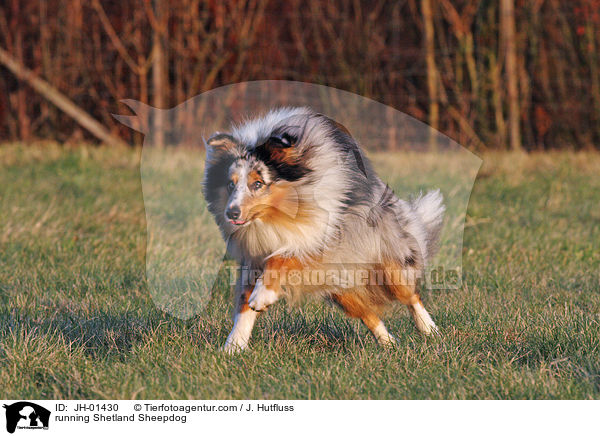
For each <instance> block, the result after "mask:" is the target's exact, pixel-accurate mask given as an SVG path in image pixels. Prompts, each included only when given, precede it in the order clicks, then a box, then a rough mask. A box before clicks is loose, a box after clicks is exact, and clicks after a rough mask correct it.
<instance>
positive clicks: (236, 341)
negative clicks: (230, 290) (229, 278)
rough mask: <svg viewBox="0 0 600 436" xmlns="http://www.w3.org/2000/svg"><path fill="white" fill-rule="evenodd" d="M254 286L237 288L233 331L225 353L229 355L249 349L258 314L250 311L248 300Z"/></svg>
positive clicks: (224, 349) (228, 338)
mask: <svg viewBox="0 0 600 436" xmlns="http://www.w3.org/2000/svg"><path fill="white" fill-rule="evenodd" d="M252 289H253V288H252V286H246V287H241V286H238V287H237V288H236V307H235V312H234V316H233V329H232V330H231V333H229V336H228V337H227V340H226V341H225V345H223V351H225V352H227V353H235V352H238V351H242V350H245V349H246V348H247V347H248V341H249V340H250V336H251V334H252V328H253V327H254V323H255V322H256V318H257V316H258V312H255V311H254V310H252V309H250V307H249V306H248V298H249V297H250V294H251V293H252Z"/></svg>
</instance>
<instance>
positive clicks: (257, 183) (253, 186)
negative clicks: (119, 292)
mask: <svg viewBox="0 0 600 436" xmlns="http://www.w3.org/2000/svg"><path fill="white" fill-rule="evenodd" d="M262 186H263V182H261V181H260V180H257V181H256V182H254V183H253V184H252V188H253V189H254V190H255V191H258V190H259V189H260V188H262Z"/></svg>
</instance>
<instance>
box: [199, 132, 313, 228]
mask: <svg viewBox="0 0 600 436" xmlns="http://www.w3.org/2000/svg"><path fill="white" fill-rule="evenodd" d="M254 127H255V128H254V129H252V130H250V129H248V128H247V126H243V127H242V128H245V130H241V129H238V131H237V133H238V134H237V135H234V134H229V133H216V134H214V135H213V136H211V137H210V139H209V140H208V141H207V142H206V146H207V164H206V170H205V178H204V195H205V198H206V200H207V202H208V205H209V210H210V211H211V213H212V214H213V215H214V216H215V218H216V219H217V222H219V224H220V225H221V226H222V228H223V227H224V228H225V229H227V230H228V233H230V232H234V231H235V230H237V229H238V228H242V227H245V226H249V225H251V224H252V223H253V222H255V221H256V220H261V221H263V222H274V221H277V222H279V223H285V222H286V221H287V222H291V221H292V220H294V219H296V218H297V213H298V210H299V209H298V208H299V198H298V193H297V190H296V187H297V186H298V184H300V183H302V179H303V178H305V177H306V176H307V175H308V174H309V173H310V171H311V170H310V169H309V168H308V166H307V165H306V162H305V156H304V154H305V150H302V149H301V147H299V142H300V140H301V138H300V135H301V131H302V127H301V126H299V125H298V124H294V123H291V122H279V123H277V125H276V126H274V127H273V128H272V129H270V131H269V129H265V128H264V127H265V126H260V127H262V129H260V128H257V126H254ZM257 130H258V131H257Z"/></svg>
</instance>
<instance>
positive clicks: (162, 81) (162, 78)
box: [152, 0, 168, 148]
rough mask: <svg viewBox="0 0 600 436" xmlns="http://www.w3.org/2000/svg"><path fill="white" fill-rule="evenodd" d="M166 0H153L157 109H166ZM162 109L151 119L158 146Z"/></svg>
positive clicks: (162, 141)
mask: <svg viewBox="0 0 600 436" xmlns="http://www.w3.org/2000/svg"><path fill="white" fill-rule="evenodd" d="M167 2H168V0H154V1H153V3H154V15H155V17H156V23H155V25H154V26H153V40H152V44H153V51H154V58H153V61H152V88H153V89H152V91H153V100H152V105H153V106H154V107H155V108H157V109H166V100H167V98H166V91H167V80H166V78H167V71H166V70H167V59H166V39H167V35H166V33H167V20H168V16H167V14H168V5H167ZM163 113H164V112H163V111H156V115H155V116H154V119H153V129H152V132H153V143H154V146H156V147H158V148H163V147H164V146H165V125H164V117H163V116H162V114H163Z"/></svg>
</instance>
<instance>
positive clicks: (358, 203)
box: [203, 108, 445, 352]
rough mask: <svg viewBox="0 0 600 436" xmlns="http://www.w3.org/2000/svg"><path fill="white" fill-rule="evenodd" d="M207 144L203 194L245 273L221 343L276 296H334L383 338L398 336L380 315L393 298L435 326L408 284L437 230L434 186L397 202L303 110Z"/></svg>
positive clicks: (323, 121)
mask: <svg viewBox="0 0 600 436" xmlns="http://www.w3.org/2000/svg"><path fill="white" fill-rule="evenodd" d="M206 147H207V157H206V167H205V168H206V169H205V174H204V187H203V188H204V196H205V198H206V201H207V203H208V208H209V210H210V212H211V213H212V214H213V215H214V218H215V220H216V222H217V224H218V225H219V227H220V229H221V232H222V235H223V237H224V239H225V240H226V241H227V245H228V252H229V253H230V254H231V255H232V256H233V257H234V258H236V259H237V261H238V262H239V263H240V266H241V269H240V271H241V272H242V273H241V274H240V277H239V279H238V284H237V286H236V296H235V299H236V300H235V306H236V307H235V315H234V326H233V330H232V331H231V333H230V334H229V337H228V338H227V341H226V343H225V347H224V348H225V350H226V351H229V352H232V351H236V350H241V349H244V348H246V347H247V345H248V341H249V339H250V334H251V331H252V327H253V325H254V322H255V320H256V317H257V315H258V313H259V312H261V311H263V310H265V309H266V308H267V307H268V306H270V305H271V304H273V303H275V302H276V301H277V300H278V299H279V298H280V296H282V295H284V294H286V295H292V296H294V295H300V294H308V293H312V294H319V295H321V296H324V297H326V298H328V299H331V300H332V301H333V302H334V303H336V304H337V305H339V306H341V308H342V309H343V310H344V311H345V312H346V314H347V315H349V316H351V317H356V318H360V319H361V320H362V321H363V323H364V324H365V325H366V326H367V327H368V328H369V330H370V331H371V332H372V333H373V335H374V336H375V338H376V339H377V341H379V343H381V344H391V343H394V337H393V336H392V335H391V334H390V333H388V331H387V330H386V328H385V326H384V325H383V323H382V321H381V319H380V318H379V313H380V311H381V310H382V309H383V308H384V307H385V306H387V305H389V304H390V303H391V302H393V301H400V302H401V303H403V304H405V305H407V306H408V309H409V311H410V313H411V314H412V316H413V318H414V321H415V323H416V326H417V328H418V329H419V330H420V331H421V332H422V333H423V334H426V335H429V334H432V333H434V332H435V331H437V328H436V325H435V323H434V322H433V320H432V319H431V317H430V316H429V313H427V311H426V310H425V308H424V307H423V303H422V302H421V299H420V298H419V295H418V293H417V288H416V285H417V280H418V278H419V277H420V275H421V273H422V271H423V268H424V266H425V264H426V262H427V260H428V259H430V258H431V256H432V254H433V253H434V251H435V249H436V244H437V240H438V237H439V233H440V230H441V227H442V221H443V215H444V210H445V207H444V205H443V203H442V195H441V194H440V192H439V191H432V192H429V193H427V194H426V195H425V196H420V197H419V198H417V199H415V200H412V201H404V200H400V199H398V198H397V197H396V196H395V195H394V194H393V192H392V191H391V190H390V188H389V187H388V186H387V185H386V184H385V183H383V182H382V181H381V179H380V178H379V177H378V176H377V175H376V174H375V172H374V171H373V169H372V167H371V164H370V163H369V161H368V159H367V158H366V157H365V156H364V154H363V152H362V151H361V150H360V148H359V146H358V144H357V142H356V141H355V140H354V139H353V138H352V136H351V135H350V133H349V132H348V130H347V129H346V128H345V127H344V126H342V125H341V124H339V123H337V122H335V121H334V120H332V119H330V118H328V117H327V116H325V115H322V114H319V113H316V112H314V111H312V110H311V109H308V108H282V109H275V110H272V111H270V112H269V113H267V114H266V115H264V116H262V117H259V118H256V119H252V120H247V121H245V122H243V123H241V124H239V125H235V126H233V127H232V129H231V132H230V133H216V134H214V135H213V136H212V137H210V139H209V140H208V141H207V143H206ZM253 272H257V273H255V274H253Z"/></svg>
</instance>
